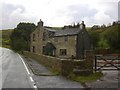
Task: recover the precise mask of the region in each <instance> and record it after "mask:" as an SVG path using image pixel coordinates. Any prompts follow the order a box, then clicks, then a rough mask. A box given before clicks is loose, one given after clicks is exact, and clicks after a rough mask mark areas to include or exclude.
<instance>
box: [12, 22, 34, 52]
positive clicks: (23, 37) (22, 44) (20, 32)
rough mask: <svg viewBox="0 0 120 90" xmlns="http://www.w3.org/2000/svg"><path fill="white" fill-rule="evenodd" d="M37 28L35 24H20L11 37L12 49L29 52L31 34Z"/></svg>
mask: <svg viewBox="0 0 120 90" xmlns="http://www.w3.org/2000/svg"><path fill="white" fill-rule="evenodd" d="M35 28H36V26H35V24H33V23H19V24H18V25H17V27H16V28H15V29H14V31H13V32H12V34H11V36H10V39H11V47H12V49H14V50H17V51H18V50H29V48H30V34H31V32H33V31H34V30H35Z"/></svg>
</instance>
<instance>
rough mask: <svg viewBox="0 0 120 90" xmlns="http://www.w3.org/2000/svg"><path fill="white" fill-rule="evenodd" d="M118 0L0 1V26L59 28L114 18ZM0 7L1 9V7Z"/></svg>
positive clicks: (110, 20)
mask: <svg viewBox="0 0 120 90" xmlns="http://www.w3.org/2000/svg"><path fill="white" fill-rule="evenodd" d="M118 2H119V0H0V20H1V21H2V22H0V29H11V28H15V27H16V25H17V24H18V23H20V22H30V23H35V24H37V22H38V21H39V20H40V19H42V21H44V25H45V26H54V27H61V26H64V25H70V24H73V23H74V22H81V21H83V20H84V21H85V24H86V26H93V25H96V24H97V25H102V24H106V25H108V23H111V22H113V21H117V20H118ZM1 6H2V8H1Z"/></svg>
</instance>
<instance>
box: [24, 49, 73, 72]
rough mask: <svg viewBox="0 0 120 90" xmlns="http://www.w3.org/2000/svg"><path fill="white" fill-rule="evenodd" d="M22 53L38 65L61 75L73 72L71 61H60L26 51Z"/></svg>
mask: <svg viewBox="0 0 120 90" xmlns="http://www.w3.org/2000/svg"><path fill="white" fill-rule="evenodd" d="M23 53H24V55H26V56H28V57H30V58H33V59H34V60H36V61H37V62H38V63H41V64H43V65H45V66H47V67H49V68H51V69H53V70H55V71H58V72H60V73H61V74H68V73H70V72H72V70H73V65H72V60H66V59H60V58H56V57H51V56H45V55H38V54H35V53H31V52H27V51H24V52H23Z"/></svg>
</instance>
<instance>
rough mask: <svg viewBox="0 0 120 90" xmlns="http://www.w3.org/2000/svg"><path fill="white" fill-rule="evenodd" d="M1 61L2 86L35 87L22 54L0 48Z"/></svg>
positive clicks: (0, 79)
mask: <svg viewBox="0 0 120 90" xmlns="http://www.w3.org/2000/svg"><path fill="white" fill-rule="evenodd" d="M0 62H1V64H0V81H2V82H1V83H2V85H0V86H2V88H31V89H33V88H34V87H33V86H34V85H33V81H31V79H30V76H29V74H28V72H27V70H26V68H25V66H24V64H23V62H22V59H21V57H20V55H18V54H17V53H15V52H13V51H11V50H9V49H6V48H0ZM1 69H2V71H1ZM1 73H2V75H1ZM0 88H1V87H0Z"/></svg>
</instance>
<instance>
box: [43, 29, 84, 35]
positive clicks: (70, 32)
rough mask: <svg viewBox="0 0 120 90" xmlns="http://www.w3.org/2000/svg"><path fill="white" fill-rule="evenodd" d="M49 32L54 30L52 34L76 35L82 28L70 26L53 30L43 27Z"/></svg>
mask: <svg viewBox="0 0 120 90" xmlns="http://www.w3.org/2000/svg"><path fill="white" fill-rule="evenodd" d="M44 29H46V30H48V31H50V32H54V36H68V35H76V34H78V33H79V32H80V31H82V29H80V28H70V29H65V30H55V29H52V28H44Z"/></svg>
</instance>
